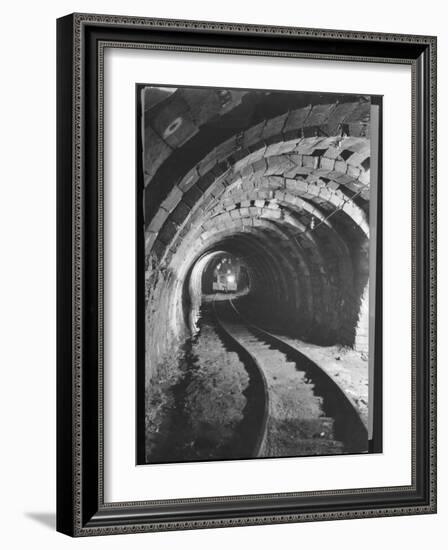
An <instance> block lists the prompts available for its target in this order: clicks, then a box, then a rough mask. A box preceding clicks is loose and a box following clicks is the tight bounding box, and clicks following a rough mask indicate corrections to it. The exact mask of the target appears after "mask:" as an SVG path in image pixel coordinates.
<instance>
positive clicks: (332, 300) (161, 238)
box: [136, 83, 382, 464]
mask: <svg viewBox="0 0 448 550" xmlns="http://www.w3.org/2000/svg"><path fill="white" fill-rule="evenodd" d="M136 103H137V110H136V118H137V124H136V127H137V143H138V147H137V158H136V165H137V205H136V210H137V228H136V232H137V302H138V305H137V315H138V319H137V327H138V342H137V345H138V354H137V357H138V361H137V363H138V364H137V372H138V376H137V428H138V429H137V433H138V440H137V462H138V463H139V464H156V463H176V462H191V461H210V460H229V459H232V460H236V459H250V458H281V457H300V456H322V455H338V454H358V453H374V452H381V447H382V441H381V434H382V410H381V337H380V335H379V331H378V327H379V326H381V319H380V316H381V306H380V302H381V146H382V141H381V128H382V126H381V124H382V119H381V117H382V111H381V107H382V98H381V97H380V96H375V95H366V94H361V93H360V94H356V95H355V94H338V93H334V92H331V91H325V92H320V91H289V90H288V91H280V90H259V89H225V88H212V87H187V86H179V87H176V86H173V85H165V84H151V83H148V84H145V83H140V84H138V85H137V86H136ZM375 327H376V328H377V330H376V328H375Z"/></svg>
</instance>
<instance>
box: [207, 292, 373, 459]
mask: <svg viewBox="0 0 448 550" xmlns="http://www.w3.org/2000/svg"><path fill="white" fill-rule="evenodd" d="M213 310H214V314H215V318H216V321H217V324H218V325H219V327H220V329H221V330H222V331H223V332H224V333H225V335H226V336H227V338H229V339H231V341H232V342H233V345H234V346H237V347H239V353H240V357H241V358H242V360H243V362H244V363H245V366H246V368H247V370H248V372H249V376H250V377H251V380H252V382H253V383H256V385H257V387H258V389H257V392H256V394H257V399H258V401H259V403H258V407H257V408H258V409H259V411H258V421H257V426H256V431H257V435H256V437H255V438H254V441H253V445H252V449H253V450H252V456H258V457H279V456H309V455H330V454H345V453H359V452H366V451H367V450H368V435H367V430H366V428H365V426H364V424H363V423H362V421H361V419H360V417H359V414H358V412H357V411H356V409H355V407H354V406H353V404H352V403H351V401H349V399H348V398H347V397H346V395H345V394H344V392H343V391H342V390H341V388H340V387H339V386H338V385H337V384H336V382H334V381H333V379H332V378H331V377H329V376H328V375H327V374H326V373H325V372H324V371H323V370H322V369H321V368H320V367H319V366H318V365H316V363H314V362H313V361H311V360H310V359H309V358H308V357H307V356H306V355H304V354H303V353H301V352H300V351H298V350H297V349H296V348H295V347H293V346H291V345H290V344H288V343H287V342H285V341H284V340H283V339H282V338H281V337H279V336H277V335H274V334H272V333H270V332H267V331H265V330H264V329H262V328H260V327H258V326H255V325H254V324H252V323H250V322H249V321H248V320H247V319H245V318H244V317H243V316H242V315H241V313H240V312H239V311H238V309H237V307H236V306H235V304H234V303H233V302H232V301H231V300H229V301H227V302H221V303H219V304H214V305H213ZM260 394H262V395H260Z"/></svg>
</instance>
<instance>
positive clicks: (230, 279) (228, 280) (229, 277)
mask: <svg viewBox="0 0 448 550" xmlns="http://www.w3.org/2000/svg"><path fill="white" fill-rule="evenodd" d="M227 282H228V283H234V282H235V275H227Z"/></svg>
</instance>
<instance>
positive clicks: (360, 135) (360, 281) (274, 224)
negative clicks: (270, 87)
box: [144, 88, 370, 329]
mask: <svg viewBox="0 0 448 550" xmlns="http://www.w3.org/2000/svg"><path fill="white" fill-rule="evenodd" d="M154 90H157V93H156V92H155V91H154ZM194 91H195V93H192V89H190V88H180V89H176V90H175V91H173V90H172V89H168V90H163V89H160V88H159V89H153V88H146V89H145V90H144V98H145V99H144V106H145V107H144V121H145V133H144V134H145V135H144V150H145V151H146V152H147V153H146V156H145V159H144V167H145V224H146V231H145V248H146V258H147V279H148V281H150V282H149V284H151V270H154V269H155V268H157V269H160V268H162V269H164V270H166V272H167V273H169V278H170V281H174V282H173V284H174V286H175V287H176V288H177V289H178V291H179V289H180V287H181V285H182V284H184V282H185V278H186V277H188V274H189V273H190V272H191V269H192V267H193V265H194V264H195V262H196V261H197V260H198V259H199V258H201V257H203V256H204V254H205V253H208V252H213V251H217V250H220V251H224V252H228V253H231V254H234V255H236V256H239V257H241V258H242V259H243V260H244V262H245V263H246V265H247V266H248V269H249V271H250V273H251V278H252V280H253V281H254V286H255V287H257V285H258V286H259V288H260V289H261V290H260V292H265V293H266V292H268V293H270V297H271V298H272V299H274V298H275V300H277V302H278V303H279V302H283V303H284V304H287V306H288V308H290V309H291V308H296V309H297V308H299V307H300V308H301V316H302V322H305V321H306V322H308V321H310V322H311V321H312V322H313V323H316V322H317V323H323V322H324V319H325V323H326V325H327V326H328V327H330V328H332V329H336V327H337V325H338V324H340V323H341V315H340V314H336V311H340V310H341V308H342V310H344V307H346V304H347V303H348V300H349V298H348V297H349V296H350V294H351V292H352V289H353V288H357V287H361V286H362V287H363V286H364V285H365V282H366V278H367V275H366V273H365V270H363V269H361V272H360V270H359V269H357V267H359V262H361V263H362V258H361V259H360V255H362V254H363V252H362V250H363V249H362V247H365V242H366V239H367V237H368V235H369V220H368V214H369V198H370V139H369V133H370V101H369V99H368V98H365V97H359V96H356V100H354V99H353V96H338V95H334V94H327V95H324V94H292V93H287V92H285V93H281V94H280V95H281V97H280V98H279V96H278V95H277V97H276V98H275V101H274V100H273V95H272V93H271V92H250V91H241V90H214V89H203V90H200V91H199V93H198V89H194ZM276 93H277V94H278V92H276ZM157 205H159V206H158V207H157ZM360 247H361V248H360ZM360 249H361V252H359V250H360ZM179 292H180V291H179ZM358 293H359V292H358ZM350 315H353V314H352V313H350V312H349V310H348V308H347V316H350ZM342 322H343V321H342Z"/></svg>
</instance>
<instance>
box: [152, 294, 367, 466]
mask: <svg viewBox="0 0 448 550" xmlns="http://www.w3.org/2000/svg"><path fill="white" fill-rule="evenodd" d="M233 298H234V299H233V300H232V297H231V296H229V295H225V294H219V295H216V296H214V297H209V298H208V299H207V300H206V301H204V302H203V304H202V306H201V308H200V314H199V320H198V322H197V328H198V330H197V332H196V333H195V335H194V336H192V337H190V338H188V339H186V340H185V342H184V343H183V344H182V345H181V347H180V351H179V355H178V365H177V371H178V372H177V376H176V377H175V379H174V380H173V381H172V383H171V384H170V385H169V387H165V388H164V391H163V396H164V399H163V400H162V401H160V399H159V402H158V403H155V402H154V399H149V401H148V404H149V408H152V412H153V413H154V411H156V413H157V414H155V415H153V419H152V421H151V422H150V423H149V432H150V433H147V442H148V443H147V448H146V458H147V462H148V463H164V462H183V461H195V460H198V461H204V460H226V459H241V458H252V457H259V458H261V457H281V456H311V455H325V454H343V453H359V452H367V447H368V440H367V430H366V429H365V422H366V418H365V415H364V414H363V412H364V411H363V409H362V406H359V405H362V403H363V402H365V398H366V396H365V392H366V388H367V381H366V380H367V379H366V376H365V377H363V376H362V375H359V368H358V367H359V354H357V355H356V358H357V360H356V361H354V363H356V368H355V369H353V372H355V371H356V372H357V373H358V379H356V377H355V379H356V382H353V379H354V377H353V376H350V375H349V374H347V372H345V373H344V372H342V373H339V375H338V374H337V373H336V372H332V370H331V368H329V365H331V364H333V365H334V364H336V367H338V366H340V361H339V359H338V354H339V355H340V354H341V350H339V349H336V348H323V347H321V346H311V347H310V346H309V345H307V344H305V343H300V342H299V343H298V342H297V341H291V339H289V341H288V339H287V338H285V337H282V338H283V339H282V340H281V341H280V340H275V339H274V340H273V339H271V338H270V337H269V336H267V335H266V334H264V333H262V332H259V331H258V330H257V329H256V328H254V327H252V326H251V323H250V322H249V321H248V320H247V319H246V318H245V317H244V316H241V314H240V312H239V310H238V309H237V308H236V307H235V304H237V306H238V304H239V301H238V298H237V297H235V296H233ZM235 298H236V299H235ZM299 349H301V350H302V352H301V351H299ZM303 350H306V351H307V352H308V355H303ZM310 350H311V353H309V352H310ZM310 356H311V357H314V358H315V359H317V360H318V361H319V362H320V363H321V364H322V365H323V367H322V368H321V367H320V366H319V365H318V364H316V363H315V362H314V361H313V360H312V359H310ZM338 362H339V364H338ZM344 362H345V361H344ZM348 364H350V362H349V363H348ZM364 371H366V368H364ZM341 374H342V376H341V377H340V379H339V380H338V376H340V375H341ZM347 380H349V381H350V383H348V382H347ZM341 381H342V384H341ZM335 383H336V386H337V387H336V386H335ZM344 386H345V387H344ZM335 387H336V391H335ZM341 387H344V389H343V390H342V391H341ZM357 400H358V401H357ZM154 405H156V406H155V407H154ZM150 414H151V413H150Z"/></svg>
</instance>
